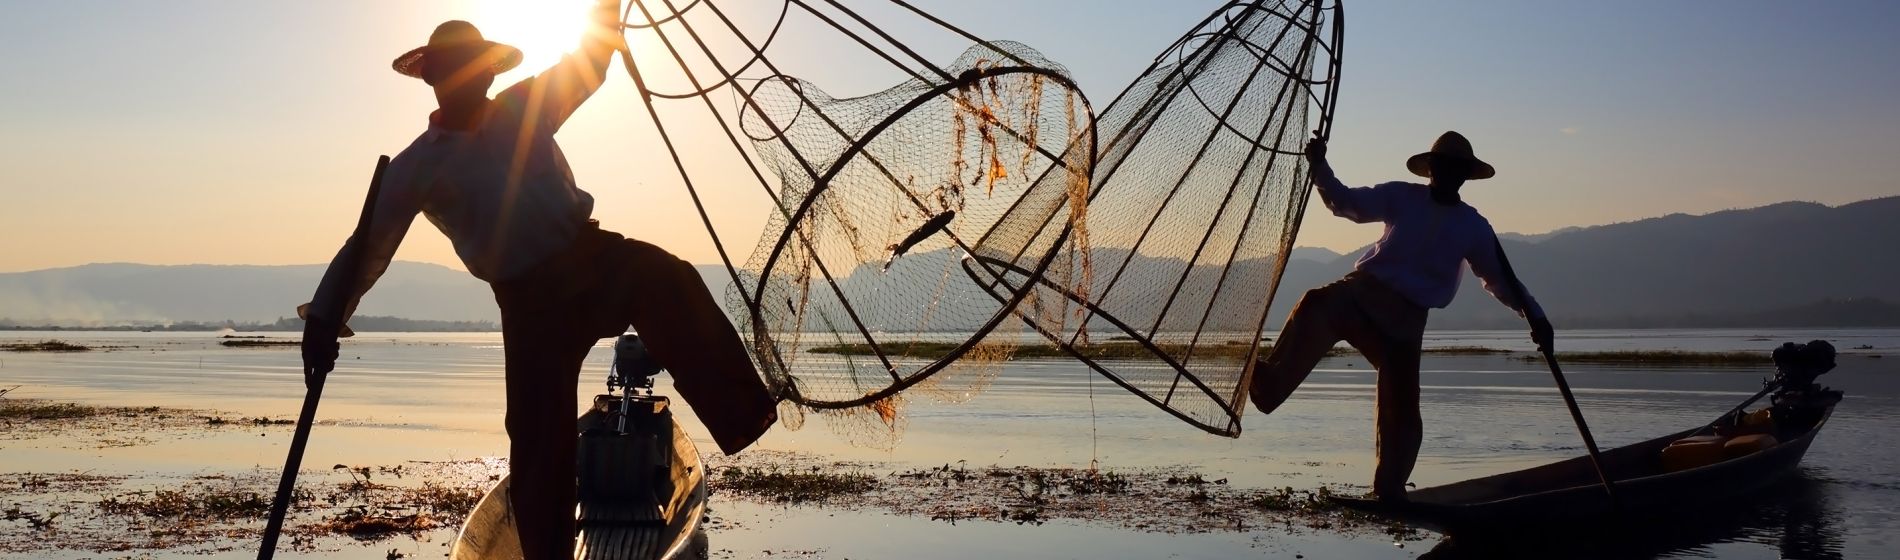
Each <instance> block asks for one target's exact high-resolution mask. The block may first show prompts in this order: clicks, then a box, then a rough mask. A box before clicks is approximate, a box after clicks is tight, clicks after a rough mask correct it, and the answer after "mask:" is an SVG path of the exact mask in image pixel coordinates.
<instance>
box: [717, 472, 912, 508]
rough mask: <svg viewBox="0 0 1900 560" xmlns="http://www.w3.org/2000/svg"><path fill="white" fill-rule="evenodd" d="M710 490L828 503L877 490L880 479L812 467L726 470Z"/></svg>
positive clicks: (785, 499)
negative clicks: (784, 469)
mask: <svg viewBox="0 0 1900 560" xmlns="http://www.w3.org/2000/svg"><path fill="white" fill-rule="evenodd" d="M711 472H712V473H713V477H712V479H711V480H710V481H709V482H708V486H710V487H711V488H712V490H713V491H714V492H728V493H731V494H734V495H740V496H749V497H754V498H762V499H764V500H766V501H770V502H780V503H793V504H799V503H806V502H825V501H829V500H831V499H834V498H838V497H843V496H854V495H858V494H863V493H865V492H869V491H871V490H874V489H876V488H877V486H878V479H877V477H873V476H870V475H866V474H862V473H855V472H851V473H838V472H826V471H825V469H824V467H819V466H813V467H810V468H809V469H805V470H800V471H782V470H779V469H777V468H775V467H772V468H758V467H727V468H724V469H720V470H716V471H711Z"/></svg>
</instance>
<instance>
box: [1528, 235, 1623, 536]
mask: <svg viewBox="0 0 1900 560" xmlns="http://www.w3.org/2000/svg"><path fill="white" fill-rule="evenodd" d="M1497 248H1498V265H1499V266H1501V267H1503V268H1504V275H1505V276H1506V277H1509V278H1510V279H1511V291H1512V293H1515V294H1517V302H1518V305H1519V306H1520V307H1525V309H1524V316H1525V318H1527V319H1528V318H1530V309H1529V305H1528V304H1529V302H1530V294H1529V293H1527V292H1528V290H1525V289H1524V283H1523V282H1519V281H1518V280H1517V271H1515V270H1512V269H1511V259H1510V258H1509V257H1506V256H1504V242H1502V241H1499V242H1497ZM1537 350H1538V352H1541V353H1543V354H1544V363H1545V364H1547V365H1549V366H1550V376H1551V377H1552V378H1555V379H1556V380H1557V392H1559V393H1563V395H1564V405H1565V406H1568V407H1570V419H1571V420H1575V421H1576V423H1577V432H1578V433H1581V434H1583V446H1584V447H1585V448H1588V449H1589V450H1590V466H1591V467H1594V468H1596V471H1597V479H1598V480H1601V481H1603V493H1604V494H1608V495H1609V496H1610V508H1611V509H1622V502H1621V501H1619V500H1617V498H1616V483H1615V481H1612V480H1610V473H1609V471H1606V470H1603V454H1602V453H1601V452H1599V451H1597V438H1596V437H1594V436H1592V435H1590V424H1589V423H1587V422H1584V421H1583V409H1582V408H1578V407H1577V397H1576V395H1573V394H1571V393H1570V382H1569V381H1567V380H1565V379H1564V370H1563V368H1562V367H1559V366H1558V365H1557V354H1556V351H1555V350H1553V349H1552V348H1550V347H1549V346H1541V347H1539V348H1538V349H1537Z"/></svg>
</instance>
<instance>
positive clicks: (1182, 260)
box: [979, 2, 1332, 434]
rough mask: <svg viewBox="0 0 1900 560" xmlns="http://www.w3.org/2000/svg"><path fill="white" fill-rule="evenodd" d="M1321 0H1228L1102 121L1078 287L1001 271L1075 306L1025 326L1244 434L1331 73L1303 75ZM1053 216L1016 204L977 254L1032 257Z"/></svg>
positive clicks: (1195, 419)
mask: <svg viewBox="0 0 1900 560" xmlns="http://www.w3.org/2000/svg"><path fill="white" fill-rule="evenodd" d="M1320 9H1321V7H1319V6H1317V5H1315V4H1310V3H1299V2H1284V3H1267V4H1242V5H1237V6H1235V7H1234V8H1231V9H1229V10H1228V11H1227V13H1225V14H1224V17H1221V18H1216V19H1214V20H1210V23H1209V25H1208V27H1206V28H1204V29H1203V30H1201V31H1200V32H1197V33H1192V34H1190V35H1188V36H1187V37H1186V38H1185V39H1184V40H1183V41H1181V42H1180V43H1177V44H1176V45H1175V46H1174V47H1173V48H1172V49H1170V50H1169V51H1168V52H1166V53H1164V54H1163V55H1162V57H1161V59H1159V61H1158V62H1159V63H1158V64H1157V65H1156V66H1155V67H1154V68H1152V69H1150V70H1149V71H1148V72H1145V73H1144V74H1142V75H1141V76H1140V77H1139V78H1137V79H1136V80H1135V82H1134V83H1133V84H1132V85H1131V86H1130V87H1129V88H1128V90H1127V91H1126V92H1124V93H1123V94H1122V96H1121V97H1120V98H1118V99H1117V100H1116V101H1115V102H1114V103H1113V104H1111V105H1110V106H1109V107H1108V108H1106V109H1104V110H1103V112H1102V114H1101V115H1100V117H1099V120H1098V123H1097V124H1098V126H1100V127H1101V129H1102V132H1101V134H1100V141H1101V145H1100V159H1099V161H1097V163H1096V167H1095V168H1094V172H1093V175H1092V179H1093V187H1092V189H1093V190H1092V194H1091V197H1092V200H1090V201H1089V202H1088V203H1087V206H1086V208H1087V217H1088V223H1087V226H1088V228H1089V230H1090V231H1089V233H1088V239H1089V245H1091V246H1092V248H1093V251H1092V252H1091V253H1087V254H1078V255H1073V256H1070V258H1071V260H1073V261H1074V262H1075V263H1077V266H1080V267H1083V268H1085V269H1089V270H1091V272H1092V273H1091V274H1090V275H1089V276H1090V277H1089V278H1088V279H1087V280H1086V281H1084V282H1082V283H1080V284H1079V287H1082V288H1086V291H1079V290H1076V289H1075V287H1076V286H1077V285H1064V284H1059V283H1041V282H1039V281H1038V280H1036V279H1035V278H1034V277H1033V276H1031V275H1028V274H1018V275H1014V276H1012V277H1010V278H1009V279H1008V280H1007V281H1006V282H1005V284H1006V285H1010V286H1017V285H1037V286H1040V287H1039V288H1037V290H1038V294H1037V295H1038V298H1039V299H1042V300H1050V299H1059V298H1066V299H1069V300H1070V301H1074V302H1077V303H1078V304H1081V305H1078V311H1077V312H1078V313H1080V314H1081V318H1080V319H1079V320H1068V321H1059V322H1048V321H1036V322H1034V324H1035V325H1036V326H1037V327H1039V330H1040V331H1041V332H1042V333H1043V334H1044V335H1045V336H1046V337H1047V338H1048V340H1049V341H1050V342H1053V343H1055V344H1057V345H1060V346H1063V347H1065V348H1066V349H1068V350H1070V351H1071V353H1072V354H1074V355H1075V356H1077V357H1078V358H1081V359H1083V360H1084V361H1086V362H1088V363H1089V365H1090V366H1091V367H1093V368H1095V369H1096V370H1097V371H1099V372H1100V373H1102V374H1104V375H1106V376H1108V377H1109V378H1111V379H1113V380H1115V381H1116V382H1118V383H1120V384H1122V385H1123V386H1124V387H1126V388H1128V389H1129V390H1131V391H1134V392H1135V393H1137V394H1139V395H1141V396H1143V397H1144V398H1147V399H1149V400H1151V401H1153V402H1154V403H1155V404H1157V405H1160V406H1161V407H1162V408H1164V409H1166V410H1168V411H1170V412H1173V413H1175V414H1176V415H1178V416H1180V417H1181V418H1182V419H1184V420H1187V421H1189V422H1190V423H1194V424H1196V425H1199V426H1201V427H1203V428H1205V429H1209V430H1210V431H1216V432H1220V433H1229V434H1232V433H1238V430H1239V425H1238V420H1239V416H1240V413H1241V411H1242V405H1244V403H1245V401H1244V400H1242V398H1241V397H1242V390H1243V389H1244V387H1243V384H1244V381H1245V378H1246V376H1247V374H1248V372H1249V370H1250V364H1251V361H1252V360H1251V358H1252V357H1253V356H1254V352H1255V348H1256V347H1257V341H1258V340H1259V338H1260V331H1261V327H1262V323H1263V322H1264V320H1265V318H1266V313H1267V307H1268V305H1269V304H1270V303H1271V301H1272V296H1273V293H1274V289H1275V287H1276V286H1275V284H1277V283H1278V281H1279V278H1280V275H1281V272H1282V270H1283V269H1284V267H1285V264H1286V255H1287V253H1288V251H1289V250H1290V249H1291V248H1292V245H1293V237H1294V233H1295V231H1296V229H1297V227H1298V222H1299V217H1300V215H1301V213H1302V212H1303V210H1304V200H1306V195H1307V190H1308V187H1307V185H1308V179H1307V173H1308V170H1307V169H1306V165H1305V157H1304V153H1303V150H1304V149H1305V138H1306V137H1307V135H1308V134H1309V131H1311V130H1314V128H1315V126H1318V125H1320V123H1317V122H1315V121H1316V120H1317V119H1315V117H1316V115H1314V114H1311V113H1309V108H1310V107H1311V106H1312V105H1313V101H1315V100H1320V99H1323V98H1324V94H1325V93H1326V91H1325V90H1324V89H1323V88H1324V87H1325V86H1327V85H1328V84H1327V83H1326V82H1325V81H1316V80H1313V79H1312V77H1311V76H1312V73H1313V67H1314V65H1315V63H1316V62H1319V63H1325V61H1319V60H1316V59H1317V58H1318V57H1319V56H1321V55H1323V54H1324V53H1323V52H1321V51H1320V50H1319V49H1318V48H1316V45H1317V44H1318V42H1317V34H1316V33H1315V30H1316V29H1318V25H1317V18H1318V16H1319V12H1318V10H1320ZM1331 73H1332V72H1331V71H1330V70H1329V71H1328V74H1331ZM1052 218H1053V219H1052ZM1059 218H1060V217H1059V216H1050V215H1046V214H1045V215H1036V214H1033V213H1027V212H1019V213H1012V214H1011V215H1010V216H1007V217H1005V218H1004V220H1003V221H1002V223H1000V224H999V225H998V226H997V228H996V229H997V231H998V232H1004V233H1002V234H1000V235H992V236H991V237H990V239H989V241H991V243H989V244H986V245H985V246H983V247H981V248H980V252H979V255H980V257H982V259H983V260H984V261H985V262H1008V263H1011V265H1013V266H1007V267H1006V268H1010V269H1017V270H1021V269H1027V267H1026V266H1024V265H1025V264H1026V261H1025V260H1024V258H1023V257H1022V256H1021V253H1020V249H1022V248H1024V247H1035V246H1037V244H1038V243H1040V240H1041V239H1044V238H1046V237H1048V236H1049V235H1051V234H1052V232H1057V231H1061V230H1063V229H1065V228H1074V227H1075V226H1076V224H1075V223H1074V222H1064V221H1063V220H1061V219H1059ZM1129 358H1133V359H1129Z"/></svg>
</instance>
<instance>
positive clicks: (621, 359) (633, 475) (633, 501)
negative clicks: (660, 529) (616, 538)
mask: <svg viewBox="0 0 1900 560" xmlns="http://www.w3.org/2000/svg"><path fill="white" fill-rule="evenodd" d="M661 371H664V369H663V368H661V367H660V364H659V362H655V361H654V360H653V357H652V356H651V355H649V354H648V353H647V348H646V344H644V343H642V342H640V336H639V335H632V334H629V335H622V336H621V337H620V338H619V339H618V340H615V341H614V360H613V365H612V366H611V367H609V368H608V373H607V394H604V395H596V396H595V397H594V410H595V411H596V412H598V413H601V414H600V418H601V420H602V421H601V422H600V423H599V424H596V425H594V426H592V427H589V428H587V429H585V430H584V431H583V432H582V433H581V440H580V448H579V453H578V455H579V456H578V457H577V461H579V474H580V494H581V510H582V511H581V520H582V522H583V523H586V522H589V521H590V520H594V518H597V517H600V516H606V517H612V518H615V519H619V518H621V517H627V516H631V520H633V521H635V522H638V523H650V522H656V520H664V519H666V515H668V514H670V513H671V512H669V511H666V509H665V508H666V507H667V505H668V501H669V498H670V497H671V496H672V495H673V494H674V488H673V478H672V476H671V475H672V471H671V469H672V463H673V460H674V458H673V436H674V432H673V430H674V428H673V411H672V408H671V407H670V406H668V405H669V404H670V403H669V401H668V400H667V398H666V397H664V396H660V395H655V394H653V376H656V375H659V374H660V372H661ZM616 392H618V394H615V393H616ZM608 505H612V508H609V509H613V508H627V507H629V506H631V509H629V510H627V511H623V512H620V513H613V512H609V511H607V510H603V509H601V508H603V507H607V506H608ZM620 520H621V521H626V519H620Z"/></svg>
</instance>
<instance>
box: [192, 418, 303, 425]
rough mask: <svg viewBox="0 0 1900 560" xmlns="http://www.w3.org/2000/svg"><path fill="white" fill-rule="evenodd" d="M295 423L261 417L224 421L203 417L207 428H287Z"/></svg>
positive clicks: (289, 420) (223, 419) (222, 419)
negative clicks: (234, 426) (232, 426)
mask: <svg viewBox="0 0 1900 560" xmlns="http://www.w3.org/2000/svg"><path fill="white" fill-rule="evenodd" d="M296 423H297V421H296V420H291V419H288V418H267V417H263V416H259V417H256V418H239V419H236V420H230V419H226V418H225V417H223V416H206V417H205V425H207V426H226V425H237V426H288V425H293V424H296Z"/></svg>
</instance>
